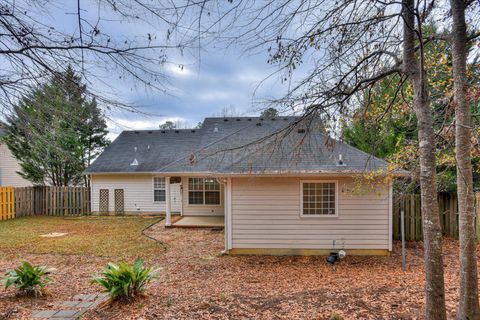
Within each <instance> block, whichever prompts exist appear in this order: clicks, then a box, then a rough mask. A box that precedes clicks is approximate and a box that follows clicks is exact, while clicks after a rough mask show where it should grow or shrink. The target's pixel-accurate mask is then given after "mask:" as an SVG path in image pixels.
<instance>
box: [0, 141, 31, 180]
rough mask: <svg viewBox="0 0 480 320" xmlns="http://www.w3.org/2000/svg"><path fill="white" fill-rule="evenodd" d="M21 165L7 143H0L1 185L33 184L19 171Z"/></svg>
mask: <svg viewBox="0 0 480 320" xmlns="http://www.w3.org/2000/svg"><path fill="white" fill-rule="evenodd" d="M20 170H21V168H20V165H19V163H18V161H17V159H15V158H14V157H13V155H12V153H11V152H10V150H8V147H7V146H6V145H5V144H0V186H12V187H27V186H31V185H32V184H31V183H30V181H28V180H25V179H23V178H22V177H21V176H20V175H19V174H18V173H17V172H18V171H20Z"/></svg>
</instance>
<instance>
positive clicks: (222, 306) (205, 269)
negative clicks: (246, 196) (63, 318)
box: [0, 223, 480, 319]
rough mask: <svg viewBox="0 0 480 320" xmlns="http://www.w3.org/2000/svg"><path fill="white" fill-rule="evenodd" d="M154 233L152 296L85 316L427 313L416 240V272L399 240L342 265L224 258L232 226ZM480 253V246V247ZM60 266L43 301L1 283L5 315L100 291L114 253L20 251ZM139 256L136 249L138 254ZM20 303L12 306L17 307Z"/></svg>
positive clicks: (452, 257) (452, 255)
mask: <svg viewBox="0 0 480 320" xmlns="http://www.w3.org/2000/svg"><path fill="white" fill-rule="evenodd" d="M146 233H147V234H148V235H149V236H150V237H153V238H155V239H156V240H157V241H160V242H161V243H162V246H160V247H161V248H162V250H159V252H158V254H157V255H149V256H147V257H145V261H146V263H147V264H149V265H156V266H159V267H161V268H163V269H162V271H161V277H160V279H159V280H158V281H156V282H154V283H152V284H151V286H150V288H149V290H148V292H147V297H146V298H145V299H142V300H139V301H136V302H133V303H132V304H130V305H122V304H113V305H111V306H110V307H106V308H102V309H97V310H95V311H90V312H88V313H87V314H85V315H84V316H83V317H82V319H250V318H256V319H331V318H332V316H334V315H339V316H341V317H343V318H344V319H422V315H423V312H424V310H423V308H424V293H423V286H424V283H423V282H424V273H423V264H422V263H423V259H422V256H423V250H422V245H421V243H409V244H408V246H407V250H408V251H407V252H408V255H407V262H408V268H407V271H405V272H403V271H402V269H401V257H400V244H399V243H395V250H394V254H393V255H392V257H388V258H386V257H353V256H347V258H346V259H344V260H342V261H341V262H340V263H339V264H338V266H337V268H336V272H333V270H332V268H331V267H330V266H329V265H328V264H327V263H326V262H325V257H261V256H237V257H231V256H222V255H221V254H220V252H221V251H222V250H223V243H224V242H223V233H222V232H218V231H212V230H208V229H207V230H204V229H198V230H197V229H175V228H173V229H164V228H163V225H162V223H159V224H158V225H155V226H153V227H152V228H150V229H149V230H147V231H146ZM457 247H458V241H456V240H452V239H446V240H445V242H444V254H445V258H444V264H445V280H446V298H447V310H448V317H449V318H451V319H453V318H455V309H456V308H457V296H458V256H457V255H458V249H457ZM479 253H480V251H479ZM21 256H22V259H27V260H29V261H31V262H33V263H36V264H46V265H49V266H51V267H55V268H57V269H58V271H57V272H56V273H55V274H54V276H53V278H54V280H55V283H54V284H52V285H51V286H50V295H49V296H47V297H45V298H41V299H30V298H23V297H15V295H14V291H13V290H7V291H3V290H2V291H0V319H2V318H1V317H2V314H7V313H8V314H10V316H9V318H11V319H21V318H25V319H28V318H29V317H30V315H31V311H32V310H33V309H48V308H49V307H53V305H54V302H58V301H60V300H68V298H70V297H71V296H73V295H75V294H77V293H95V292H99V290H100V288H99V287H96V286H92V285H91V284H90V279H91V275H92V273H94V272H98V271H100V270H101V269H102V268H103V267H104V266H105V264H106V263H107V262H108V261H110V260H112V259H111V258H110V259H109V258H105V257H95V256H80V255H51V254H43V255H42V254H24V253H22V254H21ZM18 259H19V258H18V253H16V252H5V250H4V251H2V252H0V270H6V269H8V268H12V267H14V266H15V265H17V264H18ZM133 259H134V257H132V261H133ZM12 310H13V312H12Z"/></svg>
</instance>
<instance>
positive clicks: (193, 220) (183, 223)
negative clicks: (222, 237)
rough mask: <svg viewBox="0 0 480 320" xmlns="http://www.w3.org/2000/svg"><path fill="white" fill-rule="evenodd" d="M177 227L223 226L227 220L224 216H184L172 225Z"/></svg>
mask: <svg viewBox="0 0 480 320" xmlns="http://www.w3.org/2000/svg"><path fill="white" fill-rule="evenodd" d="M172 226H173V227H177V228H223V227H224V226H225V221H224V218H223V216H219V217H211V216H196V217H182V218H180V220H178V221H176V222H174V223H173V225H172Z"/></svg>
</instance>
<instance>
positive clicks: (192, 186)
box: [188, 178, 220, 205]
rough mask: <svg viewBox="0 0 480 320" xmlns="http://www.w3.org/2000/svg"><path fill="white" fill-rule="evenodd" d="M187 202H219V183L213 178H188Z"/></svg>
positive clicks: (213, 203) (211, 203) (203, 203)
mask: <svg viewBox="0 0 480 320" xmlns="http://www.w3.org/2000/svg"><path fill="white" fill-rule="evenodd" d="M188 203H189V204H202V205H219V204H220V184H219V183H218V181H217V179H215V178H189V179H188Z"/></svg>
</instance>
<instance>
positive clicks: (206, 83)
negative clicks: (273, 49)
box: [46, 0, 287, 138]
mask: <svg viewBox="0 0 480 320" xmlns="http://www.w3.org/2000/svg"><path fill="white" fill-rule="evenodd" d="M96 3H97V2H96V1H94V0H84V1H82V7H83V11H82V15H83V18H84V19H87V20H90V22H92V23H95V21H96V19H97V14H98V6H97V4H96ZM73 4H75V5H76V1H72V2H71V3H69V2H63V1H58V2H57V4H56V6H55V7H53V8H52V9H49V15H50V17H48V19H49V20H51V21H54V23H55V24H56V25H57V26H58V28H60V29H63V30H67V33H69V32H70V33H74V34H75V33H76V32H77V30H78V29H76V27H77V20H76V19H77V16H76V15H75V11H76V7H75V6H73ZM103 17H104V18H105V16H103ZM46 19H47V18H46ZM105 20H107V19H105ZM112 20H113V19H112ZM157 26H158V25H155V27H156V30H154V31H152V27H151V26H149V25H146V24H144V23H141V22H138V21H134V22H125V21H121V23H120V22H118V21H114V22H111V21H105V22H103V29H102V30H103V31H105V32H108V34H109V35H112V36H114V37H115V36H117V37H119V38H121V37H126V38H135V37H142V36H143V37H145V36H146V34H147V32H152V33H154V35H155V36H157V37H158V38H159V39H161V38H162V37H163V36H164V34H166V30H162V28H161V27H160V28H158V27H157ZM220 46H221V44H218V46H217V45H216V44H215V45H213V44H209V45H205V46H203V48H202V51H201V52H199V51H198V50H190V52H184V53H183V54H180V53H179V52H176V51H171V52H169V53H167V56H168V60H169V61H170V62H169V63H168V64H166V65H165V66H164V72H165V74H166V75H167V76H168V77H169V79H170V81H169V82H170V83H169V85H168V86H169V89H168V90H167V93H160V92H155V91H152V90H145V88H143V87H141V86H140V87H139V86H137V85H135V84H134V83H132V82H131V81H132V80H131V79H125V80H123V79H118V77H117V76H116V75H115V74H108V72H107V74H105V73H102V72H104V71H98V72H99V74H101V75H102V77H105V81H106V82H108V84H109V85H110V86H111V88H109V89H108V91H110V92H111V94H113V95H115V98H116V99H118V100H120V101H121V102H123V103H127V104H134V105H136V106H138V107H139V109H140V110H141V111H142V112H144V113H147V114H150V115H149V116H146V115H140V114H132V113H128V112H125V111H119V110H115V109H113V110H112V111H109V113H108V116H109V118H110V120H109V122H108V123H109V129H110V131H111V137H112V138H114V137H115V136H116V135H118V133H120V132H121V131H122V130H125V129H127V130H128V129H155V128H158V125H159V124H160V123H163V122H165V121H166V120H175V121H180V122H181V123H182V124H183V125H192V126H195V125H196V124H197V123H198V122H200V121H202V120H203V119H204V118H205V117H208V116H213V115H220V113H221V111H222V109H224V108H228V109H234V110H235V111H236V112H237V113H239V114H240V115H249V116H250V115H256V114H259V113H260V111H259V110H260V109H261V106H260V105H259V104H258V101H259V100H265V99H268V98H271V97H278V96H279V95H281V94H282V93H283V92H285V91H286V89H287V87H286V85H285V84H281V83H280V81H278V78H277V77H273V78H271V79H270V80H268V81H266V82H264V83H263V84H262V85H261V86H260V87H259V84H260V83H261V82H262V80H264V79H265V78H267V77H268V75H269V74H271V73H272V72H273V71H274V70H275V69H274V67H273V66H271V65H269V64H268V63H267V60H268V55H267V52H266V51H265V50H260V53H256V54H254V53H245V52H244V48H241V47H232V48H230V49H228V50H225V49H218V47H220ZM93 86H97V84H94V85H93ZM98 87H99V88H101V85H98Z"/></svg>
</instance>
